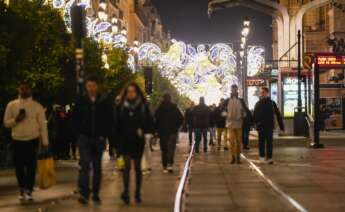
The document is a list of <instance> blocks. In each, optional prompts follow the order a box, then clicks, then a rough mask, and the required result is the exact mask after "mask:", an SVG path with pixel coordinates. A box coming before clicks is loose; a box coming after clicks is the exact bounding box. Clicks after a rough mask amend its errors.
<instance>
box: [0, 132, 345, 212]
mask: <svg viewBox="0 0 345 212" xmlns="http://www.w3.org/2000/svg"><path fill="white" fill-rule="evenodd" d="M181 138H182V140H181V143H180V144H179V145H178V150H177V155H176V164H175V173H174V174H172V175H170V174H163V173H162V169H161V164H160V151H159V150H156V151H154V152H153V172H152V173H151V175H148V176H145V177H144V184H143V203H142V204H140V205H137V204H135V203H134V199H133V192H132V204H131V206H129V207H128V206H125V205H123V203H122V202H121V201H120V198H119V195H120V194H121V191H122V180H121V178H120V177H121V175H120V174H119V173H118V172H116V171H115V168H114V162H113V161H110V160H109V159H108V158H107V157H105V159H104V183H103V190H102V194H101V197H102V200H103V203H102V205H99V206H97V205H93V204H92V203H90V204H89V205H88V206H82V205H80V204H79V203H78V202H77V201H76V195H74V194H73V191H74V190H75V185H76V177H77V171H78V168H77V164H76V162H72V161H66V162H59V163H58V164H57V167H58V168H57V174H58V177H57V178H58V181H59V184H58V185H56V186H54V187H53V188H51V189H48V190H44V191H42V190H37V191H36V192H35V198H36V201H35V203H32V204H29V205H21V204H19V203H18V201H17V199H16V196H17V190H16V187H15V181H13V180H14V178H13V176H12V177H6V174H7V175H8V176H11V171H0V186H1V190H0V211H1V212H12V211H13V212H26V211H49V212H50V211H53V212H55V211H66V212H67V211H112V212H114V211H121V212H127V211H139V212H140V211H143V212H144V211H145V212H151V211H153V212H156V211H157V212H158V211H159V212H160V211H162V212H165V211H172V209H173V204H174V197H175V192H176V189H177V184H178V182H179V173H180V172H181V168H182V167H183V165H184V162H185V159H186V156H187V154H188V150H189V146H187V145H186V143H187V142H186V137H185V135H184V134H183V135H182V136H181ZM254 146H255V145H254ZM276 146H279V147H277V148H276V149H275V151H274V158H275V163H274V165H267V164H261V163H258V154H257V149H256V148H252V149H251V150H249V151H246V152H244V155H245V156H246V158H248V160H249V161H252V162H254V164H255V165H256V166H257V167H258V168H259V169H260V170H261V171H262V172H263V174H264V175H265V177H266V178H267V179H268V180H271V181H272V182H273V183H274V184H275V185H276V186H277V187H278V188H279V189H280V190H281V191H282V192H283V193H284V194H285V195H287V196H288V197H290V198H292V199H293V200H294V201H296V202H297V203H298V204H299V205H301V206H302V207H303V208H304V209H305V210H306V211H313V212H314V211H320V212H321V211H329V212H331V211H339V212H340V211H345V163H344V161H345V144H342V143H339V142H338V143H337V145H334V144H333V143H332V144H330V145H327V144H326V148H325V149H320V150H315V149H309V148H307V147H305V145H304V143H301V144H300V145H298V146H295V147H291V146H284V145H276ZM229 154H230V152H229V151H223V150H221V151H218V150H217V149H216V148H215V147H211V148H210V149H209V152H208V153H200V154H199V155H195V156H194V157H193V160H192V166H191V173H190V176H189V182H188V183H187V187H186V192H187V195H186V198H185V199H184V203H185V209H186V210H187V211H198V212H203V211H205V212H206V211H210V212H211V211H212V212H214V211H215V212H218V211H219V212H220V211H224V212H225V211H244V212H247V211H250V212H251V211H253V212H254V211H263V212H264V211H265V212H267V211H273V212H275V211H277V212H281V211H298V210H297V209H296V208H295V207H294V206H293V205H292V204H291V202H288V201H287V199H286V198H284V197H282V195H281V194H279V193H277V192H276V191H275V190H273V189H272V186H271V185H270V184H268V183H267V182H266V181H265V180H264V179H263V178H262V177H260V176H259V175H258V172H257V171H256V170H254V169H253V167H251V166H250V164H249V162H248V161H246V160H244V159H243V160H242V164H241V165H230V155H229ZM132 177H134V176H132ZM6 179H7V181H6ZM132 180H134V179H133V178H132ZM11 181H13V182H11ZM132 182H133V181H132ZM3 183H7V185H6V184H5V185H4V184H3ZM131 185H133V183H132V184H131ZM131 187H132V189H134V188H133V186H131Z"/></svg>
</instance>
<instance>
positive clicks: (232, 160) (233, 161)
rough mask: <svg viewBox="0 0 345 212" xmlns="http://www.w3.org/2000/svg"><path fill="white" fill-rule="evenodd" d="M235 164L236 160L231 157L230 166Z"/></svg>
mask: <svg viewBox="0 0 345 212" xmlns="http://www.w3.org/2000/svg"><path fill="white" fill-rule="evenodd" d="M235 163H236V158H235V157H234V156H232V159H231V162H230V164H235Z"/></svg>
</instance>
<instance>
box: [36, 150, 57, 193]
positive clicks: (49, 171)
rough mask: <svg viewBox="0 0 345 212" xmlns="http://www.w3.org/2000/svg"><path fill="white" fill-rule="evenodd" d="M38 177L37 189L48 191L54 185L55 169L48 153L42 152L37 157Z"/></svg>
mask: <svg viewBox="0 0 345 212" xmlns="http://www.w3.org/2000/svg"><path fill="white" fill-rule="evenodd" d="M37 166H38V177H39V187H40V188H41V189H48V188H50V187H52V186H53V185H55V184H56V179H55V167H54V159H53V157H52V154H51V153H50V152H48V151H43V152H41V153H40V154H39V155H38V162H37Z"/></svg>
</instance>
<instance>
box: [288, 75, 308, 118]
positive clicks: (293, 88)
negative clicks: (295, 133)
mask: <svg viewBox="0 0 345 212" xmlns="http://www.w3.org/2000/svg"><path fill="white" fill-rule="evenodd" d="M297 82H298V80H297V77H285V78H284V79H283V101H284V117H293V116H294V112H295V108H296V107H297V99H298V84H297ZM304 92H305V87H304V84H302V87H301V96H302V97H303V96H304ZM304 104H305V100H304V98H302V105H304Z"/></svg>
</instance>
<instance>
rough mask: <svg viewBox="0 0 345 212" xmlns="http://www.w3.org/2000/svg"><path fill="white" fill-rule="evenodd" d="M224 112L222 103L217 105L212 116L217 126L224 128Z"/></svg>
mask: <svg viewBox="0 0 345 212" xmlns="http://www.w3.org/2000/svg"><path fill="white" fill-rule="evenodd" d="M223 112H224V108H223V106H222V105H220V106H218V107H217V108H216V110H215V114H214V118H215V123H216V127H217V128H225V127H226V118H225V117H224V116H222V113H223Z"/></svg>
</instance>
